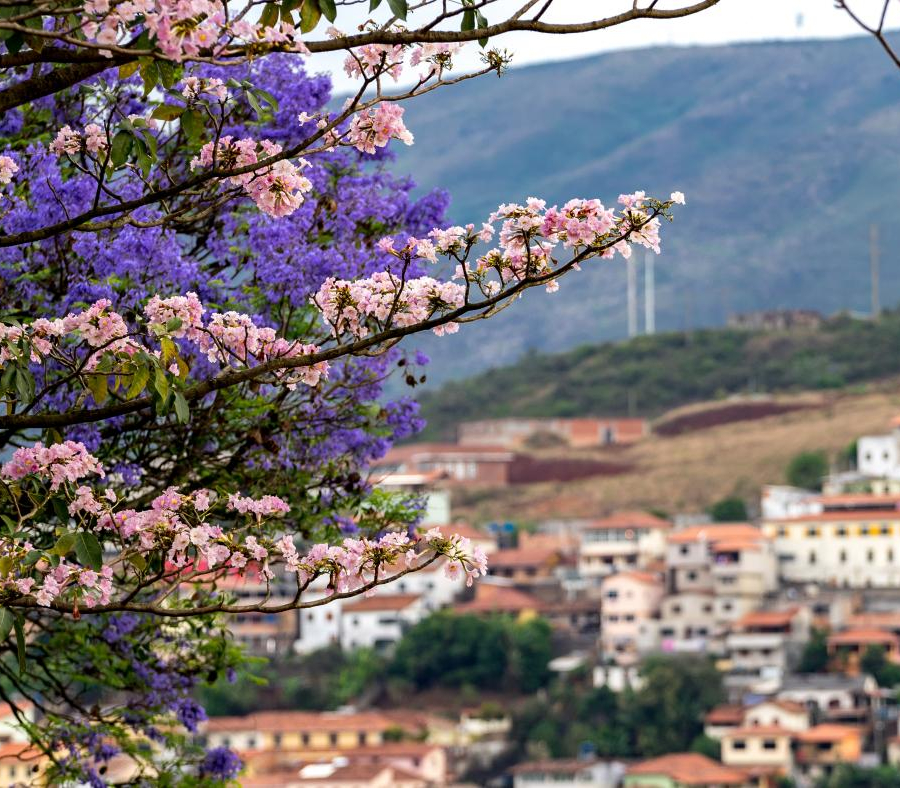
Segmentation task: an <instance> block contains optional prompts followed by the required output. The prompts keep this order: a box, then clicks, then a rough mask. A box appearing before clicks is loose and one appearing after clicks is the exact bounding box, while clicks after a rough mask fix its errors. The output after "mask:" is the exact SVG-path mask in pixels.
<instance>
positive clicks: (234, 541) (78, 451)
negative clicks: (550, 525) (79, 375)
mask: <svg viewBox="0 0 900 788" xmlns="http://www.w3.org/2000/svg"><path fill="white" fill-rule="evenodd" d="M89 475H97V476H101V477H102V476H103V468H102V466H101V465H100V463H99V462H98V461H97V459H96V458H95V457H93V456H92V455H91V454H90V453H89V452H87V450H86V449H85V448H84V446H83V445H82V444H78V443H73V442H71V441H67V442H65V443H61V444H56V445H53V446H48V447H45V446H43V445H42V444H41V443H37V444H35V445H34V446H31V447H27V448H26V447H23V448H20V449H18V450H17V451H16V453H15V454H14V455H13V458H12V459H11V460H10V461H9V462H8V463H6V464H5V465H4V466H2V468H0V477H2V478H4V479H5V480H8V481H16V482H18V481H21V480H22V479H25V478H26V477H33V479H34V481H35V482H36V483H39V484H49V490H50V492H51V493H57V492H58V493H59V494H61V495H63V496H64V497H65V499H66V500H67V501H68V507H67V509H68V512H69V514H70V515H72V516H73V517H76V518H78V519H79V521H80V522H81V523H82V525H84V526H85V527H86V528H87V533H89V534H91V536H90V538H91V539H92V540H94V542H95V543H96V545H97V550H98V558H99V550H100V543H99V541H97V538H96V536H93V533H94V532H96V533H98V534H103V535H104V539H107V538H108V539H109V541H111V542H115V543H118V544H120V545H121V546H122V547H121V550H120V552H119V554H118V555H116V556H115V557H114V558H112V559H111V560H109V559H107V560H106V561H105V562H104V563H103V564H102V566H100V565H99V563H98V564H97V565H81V564H75V563H70V562H69V561H68V560H67V559H66V558H65V552H67V551H63V557H62V559H61V560H58V561H56V562H52V561H50V560H49V558H50V556H49V555H48V556H47V557H41V556H40V551H38V553H39V555H38V558H37V560H33V561H28V560H27V558H28V556H29V554H31V553H32V552H33V551H34V547H33V545H31V544H30V543H27V542H25V543H17V542H14V541H7V540H3V539H0V554H2V555H3V557H4V558H5V559H7V560H8V561H9V564H10V566H12V567H13V568H14V571H13V572H7V574H6V575H5V577H4V579H3V580H2V581H0V588H2V589H4V590H5V591H7V592H9V591H14V592H15V593H17V594H20V595H33V596H34V599H35V601H36V602H37V604H38V605H41V606H45V607H46V606H49V605H51V604H52V603H53V602H54V600H56V599H58V598H60V597H63V596H64V595H68V596H69V597H71V598H73V599H75V600H81V601H82V602H83V603H84V604H85V605H86V606H88V607H94V606H95V605H97V604H100V605H105V604H107V603H109V601H110V598H111V596H112V594H113V592H114V585H113V578H114V570H118V571H119V572H120V573H121V572H123V571H124V569H123V567H124V566H125V565H126V562H127V561H128V559H129V558H130V556H133V555H135V554H139V555H142V556H147V555H150V554H153V553H161V554H164V555H165V560H166V562H167V564H168V565H169V566H170V567H173V568H179V569H184V570H186V571H199V572H209V571H210V570H213V569H215V568H216V567H228V568H230V570H238V571H239V572H243V571H244V570H245V569H247V568H248V567H252V568H254V570H255V571H258V572H259V574H261V575H262V576H263V577H266V578H269V579H271V578H273V577H274V572H273V570H272V564H273V563H277V564H282V565H283V566H284V568H285V570H286V571H287V572H289V573H295V574H297V575H298V582H299V584H300V585H301V586H302V587H305V586H306V585H307V584H308V583H309V582H311V581H312V580H314V579H315V578H316V577H319V576H321V575H327V576H328V577H329V578H330V579H331V584H332V586H333V587H334V589H335V592H336V593H347V592H354V591H357V590H367V591H368V590H372V589H373V588H374V586H375V585H376V579H378V573H379V569H380V568H381V567H390V566H392V565H395V564H397V563H398V562H401V561H403V562H404V563H405V566H406V567H407V568H408V569H409V568H413V569H414V568H416V567H418V566H420V565H421V564H422V562H423V561H426V560H430V558H433V557H436V556H444V557H445V558H446V567H445V569H446V571H447V573H448V574H449V575H450V576H456V575H457V574H458V573H460V572H462V573H464V574H465V575H466V577H467V578H468V580H469V582H471V581H472V580H473V579H474V578H476V577H478V576H480V575H483V574H484V573H485V571H486V557H485V555H484V553H483V552H481V551H480V550H479V549H478V548H475V547H473V545H472V544H471V542H469V540H467V539H465V538H461V537H459V536H455V535H453V536H448V537H445V536H443V534H442V533H441V532H440V530H438V529H432V530H431V531H429V532H428V533H427V534H425V536H424V538H423V539H421V540H413V539H412V538H411V537H410V536H409V535H408V534H406V533H400V532H389V533H386V534H384V535H382V536H381V537H379V538H377V539H355V538H348V539H345V540H344V541H343V543H342V544H340V545H328V544H317V545H313V547H312V548H310V549H309V551H308V552H307V553H306V554H305V555H301V554H300V553H299V552H298V551H297V548H296V546H295V544H294V540H293V538H292V536H291V535H290V534H284V535H282V536H280V537H277V538H271V537H269V536H266V535H264V532H263V531H259V532H258V533H253V534H249V535H244V536H243V538H241V530H242V529H240V528H232V529H229V530H228V531H226V530H225V529H224V528H223V527H222V526H221V525H220V524H218V523H216V522H212V521H210V517H211V516H212V514H213V511H214V508H215V506H216V502H215V501H211V493H210V491H208V490H205V489H200V490H196V491H193V492H191V493H181V492H179V491H178V490H177V489H174V488H170V489H168V490H166V491H165V492H164V493H163V494H161V495H159V496H157V497H156V498H155V499H154V500H153V501H152V502H151V504H150V507H149V508H148V509H143V510H136V509H118V510H117V509H116V501H117V500H118V497H117V496H116V495H115V493H114V492H113V491H112V490H109V489H108V490H107V491H106V492H105V493H104V494H103V495H102V496H101V497H100V498H99V499H98V498H97V497H96V496H95V494H94V491H93V490H92V489H91V488H90V487H88V486H86V485H81V484H78V485H77V486H76V483H77V482H79V481H80V480H81V479H83V478H84V477H86V476H89ZM225 510H226V511H230V512H236V513H237V514H239V515H244V516H248V517H250V518H251V522H252V523H254V524H256V526H257V527H258V526H259V525H260V524H262V522H263V521H265V520H267V519H268V518H271V517H278V516H281V515H284V514H287V513H288V512H289V511H290V507H289V506H288V504H287V503H286V502H285V501H284V500H282V499H281V498H279V497H277V496H274V495H266V496H264V497H262V498H259V499H254V498H249V497H245V496H243V495H241V494H240V493H233V494H230V495H228V496H227V504H226V506H225ZM76 538H77V537H74V538H73V543H74V541H75V539H76ZM76 552H77V551H76ZM77 554H78V556H79V558H80V556H81V553H77Z"/></svg>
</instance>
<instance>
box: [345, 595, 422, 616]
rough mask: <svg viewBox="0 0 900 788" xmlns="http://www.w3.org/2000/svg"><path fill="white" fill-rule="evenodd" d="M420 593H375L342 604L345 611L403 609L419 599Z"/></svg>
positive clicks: (360, 611)
mask: <svg viewBox="0 0 900 788" xmlns="http://www.w3.org/2000/svg"><path fill="white" fill-rule="evenodd" d="M421 598H422V597H421V595H420V594H377V593H376V594H375V595H374V596H369V597H366V596H361V597H357V598H356V599H354V600H352V601H351V602H348V603H347V604H345V605H344V607H343V611H344V612H345V613H371V612H375V611H379V612H381V611H384V610H405V609H406V608H408V607H409V606H410V605H412V604H413V603H415V602H417V601H418V600H419V599H421Z"/></svg>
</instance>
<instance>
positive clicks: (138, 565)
mask: <svg viewBox="0 0 900 788" xmlns="http://www.w3.org/2000/svg"><path fill="white" fill-rule="evenodd" d="M128 562H129V563H130V564H131V565H132V566H133V567H134V568H135V569H137V570H138V572H145V571H146V570H147V560H146V559H145V558H144V556H142V555H141V554H140V553H132V554H131V555H130V556H128Z"/></svg>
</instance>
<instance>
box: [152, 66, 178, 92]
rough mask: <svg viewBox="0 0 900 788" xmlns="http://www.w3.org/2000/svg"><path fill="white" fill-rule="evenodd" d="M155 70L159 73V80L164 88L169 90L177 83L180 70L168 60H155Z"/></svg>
mask: <svg viewBox="0 0 900 788" xmlns="http://www.w3.org/2000/svg"><path fill="white" fill-rule="evenodd" d="M156 70H157V71H159V79H160V81H161V82H162V85H163V87H164V88H170V87H172V85H174V84H175V83H176V82H177V81H178V76H179V74H180V73H181V68H180V67H176V66H175V65H173V64H172V63H170V62H169V61H168V60H157V61H156Z"/></svg>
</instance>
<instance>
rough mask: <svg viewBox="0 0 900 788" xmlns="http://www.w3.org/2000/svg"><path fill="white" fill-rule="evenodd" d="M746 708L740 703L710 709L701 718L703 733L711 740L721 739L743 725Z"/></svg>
mask: <svg viewBox="0 0 900 788" xmlns="http://www.w3.org/2000/svg"><path fill="white" fill-rule="evenodd" d="M746 711H747V709H746V707H745V706H743V705H741V704H740V703H725V704H722V705H721V706H715V707H714V708H712V709H710V710H709V711H708V712H707V713H706V716H705V717H704V718H703V733H704V734H705V735H707V736H709V738H711V739H721V738H722V737H723V736H724V735H725V734H727V733H730V732H731V731H734V730H737V729H738V728H740V727H741V725H743V724H744V713H745V712H746Z"/></svg>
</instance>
